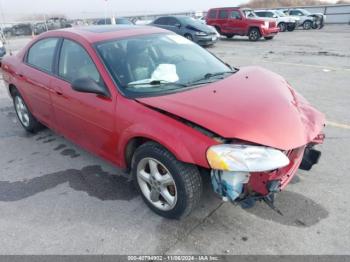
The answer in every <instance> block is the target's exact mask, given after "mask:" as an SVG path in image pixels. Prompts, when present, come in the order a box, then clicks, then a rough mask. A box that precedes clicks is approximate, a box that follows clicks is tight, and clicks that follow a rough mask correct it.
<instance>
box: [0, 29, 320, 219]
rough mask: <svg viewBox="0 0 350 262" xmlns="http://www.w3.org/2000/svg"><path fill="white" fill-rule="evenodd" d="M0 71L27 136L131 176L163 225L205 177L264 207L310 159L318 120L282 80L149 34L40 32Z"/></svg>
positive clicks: (228, 195)
mask: <svg viewBox="0 0 350 262" xmlns="http://www.w3.org/2000/svg"><path fill="white" fill-rule="evenodd" d="M2 68H3V71H4V79H5V81H6V82H7V83H8V89H9V93H10V95H11V96H12V98H13V102H14V107H15V110H16V112H17V116H18V119H19V121H20V123H21V124H22V125H23V127H24V128H25V129H26V130H27V131H29V132H35V131H37V130H38V129H39V128H40V126H41V125H45V126H47V127H49V128H51V129H53V130H55V131H56V132H58V133H60V134H62V135H64V136H65V137H67V138H68V139H71V140H72V141H74V142H75V143H77V144H79V145H81V146H82V147H84V148H85V149H87V150H89V151H91V152H93V153H95V154H97V155H99V156H101V157H103V158H104V159H107V160H109V161H111V162H113V163H114V164H115V165H117V166H119V167H122V168H124V169H125V170H126V171H130V172H131V173H132V175H133V177H134V181H135V185H136V187H137V188H138V189H139V191H140V192H141V195H142V197H143V199H144V201H145V203H146V204H147V205H148V206H149V207H150V208H151V209H152V210H153V211H154V212H156V213H158V214H159V215H162V216H164V217H168V218H180V217H183V216H185V215H187V214H189V213H190V211H191V210H192V209H193V208H195V206H196V205H197V204H198V202H199V200H200V197H201V193H202V177H203V176H205V175H209V174H210V175H211V180H212V185H213V189H214V190H215V192H217V193H218V194H219V195H220V196H221V197H222V198H224V199H226V200H230V201H235V202H239V203H241V204H242V205H243V206H250V205H251V204H252V203H254V201H256V200H265V201H266V202H267V203H268V204H269V205H270V206H272V207H273V203H272V199H273V197H272V196H273V195H274V193H276V192H279V191H280V190H282V189H283V188H284V187H285V186H286V185H287V184H288V182H289V181H290V180H291V179H292V177H293V176H294V174H295V173H296V171H297V169H298V168H299V167H302V168H304V169H310V168H311V167H312V165H313V164H315V163H316V162H317V160H318V157H319V155H320V152H319V151H317V150H315V149H313V146H314V145H315V144H318V143H321V142H322V141H323V137H324V136H323V134H322V128H323V126H324V122H325V119H324V116H323V115H322V114H321V113H319V112H318V111H317V110H315V109H314V108H313V107H312V106H310V104H309V103H308V102H307V101H306V100H305V99H304V98H303V97H302V96H300V95H299V94H298V93H297V92H296V91H295V90H293V89H292V87H291V86H290V85H289V84H288V82H286V81H285V80H284V79H283V78H282V77H280V76H279V75H277V74H274V73H272V72H270V71H267V70H265V69H262V68H258V67H244V68H241V69H237V68H231V67H230V66H228V65H227V64H225V63H223V62H222V61H221V60H219V59H218V58H216V57H215V56H214V55H212V54H210V53H209V52H207V51H206V50H205V49H203V48H201V47H200V46H198V45H196V44H194V43H193V42H191V41H189V40H187V39H186V38H184V37H182V36H178V35H176V34H174V33H171V32H169V31H166V30H163V29H160V28H152V27H137V26H100V27H82V28H70V29H64V30H58V31H51V32H47V33H43V34H42V35H40V36H39V37H37V38H35V39H34V40H33V41H32V42H31V43H29V44H28V45H27V47H25V48H24V49H23V50H22V51H20V52H19V53H17V54H16V55H12V56H7V57H5V58H4V60H3V65H2Z"/></svg>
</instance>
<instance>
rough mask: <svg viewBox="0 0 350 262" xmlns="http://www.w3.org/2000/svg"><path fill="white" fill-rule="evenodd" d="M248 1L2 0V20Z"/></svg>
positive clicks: (160, 10)
mask: <svg viewBox="0 0 350 262" xmlns="http://www.w3.org/2000/svg"><path fill="white" fill-rule="evenodd" d="M245 2H247V0H107V1H106V0H0V19H1V20H4V18H5V20H11V19H15V18H20V17H26V16H28V15H30V14H43V13H46V14H54V13H56V14H65V15H67V16H68V17H71V18H77V17H96V16H104V13H105V12H107V14H108V15H109V16H111V15H113V14H114V15H116V16H127V15H139V14H152V13H153V14H154V13H163V12H181V11H202V10H208V9H209V8H210V7H217V6H237V5H239V4H241V3H245Z"/></svg>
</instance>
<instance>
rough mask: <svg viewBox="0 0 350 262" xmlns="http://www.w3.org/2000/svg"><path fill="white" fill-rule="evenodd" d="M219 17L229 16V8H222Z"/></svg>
mask: <svg viewBox="0 0 350 262" xmlns="http://www.w3.org/2000/svg"><path fill="white" fill-rule="evenodd" d="M219 18H220V19H225V18H228V11H227V10H220V12H219Z"/></svg>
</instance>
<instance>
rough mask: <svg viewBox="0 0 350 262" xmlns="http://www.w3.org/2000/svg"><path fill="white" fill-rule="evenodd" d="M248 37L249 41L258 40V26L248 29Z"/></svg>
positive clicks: (259, 35)
mask: <svg viewBox="0 0 350 262" xmlns="http://www.w3.org/2000/svg"><path fill="white" fill-rule="evenodd" d="M248 37H249V40H250V41H254V42H255V41H258V40H259V39H260V37H261V34H260V31H259V29H258V28H252V29H250V30H249V33H248Z"/></svg>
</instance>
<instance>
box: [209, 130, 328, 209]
mask: <svg viewBox="0 0 350 262" xmlns="http://www.w3.org/2000/svg"><path fill="white" fill-rule="evenodd" d="M323 139H324V135H323V134H321V135H319V136H317V137H316V138H315V139H314V140H313V141H312V142H311V143H310V144H308V145H306V146H302V147H300V148H296V149H293V150H290V151H286V152H284V153H285V154H286V156H287V157H288V159H289V161H290V162H289V164H288V165H287V166H285V167H282V168H279V169H276V170H272V171H268V172H234V171H222V170H212V171H211V181H212V186H213V190H214V191H215V192H216V193H217V194H218V195H219V196H220V197H221V198H222V199H223V200H224V201H231V202H235V203H239V204H241V206H242V207H244V208H248V207H251V206H253V205H254V203H255V202H256V201H257V200H263V201H264V202H266V203H267V204H268V205H269V206H270V207H271V208H273V209H276V208H275V207H274V206H273V199H274V194H275V193H278V192H280V191H282V190H283V189H284V188H285V187H286V186H287V185H288V183H289V182H290V181H291V179H292V178H293V176H294V175H295V174H296V172H297V170H298V168H300V169H303V170H310V169H311V168H312V166H313V165H314V164H316V163H317V162H318V160H319V158H320V156H321V152H320V151H318V150H315V149H314V148H313V147H314V145H315V144H319V143H322V142H323ZM276 211H277V212H278V210H276Z"/></svg>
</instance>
